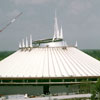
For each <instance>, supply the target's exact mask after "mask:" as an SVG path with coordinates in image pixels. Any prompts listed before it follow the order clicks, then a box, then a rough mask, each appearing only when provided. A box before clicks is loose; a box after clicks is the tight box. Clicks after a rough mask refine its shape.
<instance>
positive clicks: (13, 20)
mask: <svg viewBox="0 0 100 100" xmlns="http://www.w3.org/2000/svg"><path fill="white" fill-rule="evenodd" d="M20 15H22V12H21V13H19V14H18V15H17V16H15V17H14V18H13V19H12V20H11V21H10V22H8V23H7V24H6V25H5V26H4V27H3V28H2V29H1V30H0V32H2V31H4V30H5V29H6V28H7V27H8V26H9V25H10V24H12V23H13V22H15V20H16V19H17V18H18V17H19V16H20Z"/></svg>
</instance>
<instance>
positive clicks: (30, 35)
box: [30, 35, 32, 48]
mask: <svg viewBox="0 0 100 100" xmlns="http://www.w3.org/2000/svg"><path fill="white" fill-rule="evenodd" d="M30 47H31V48H32V35H30Z"/></svg>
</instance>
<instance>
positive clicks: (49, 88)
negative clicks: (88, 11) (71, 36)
mask: <svg viewBox="0 0 100 100" xmlns="http://www.w3.org/2000/svg"><path fill="white" fill-rule="evenodd" d="M77 46H78V45H77V42H76V44H75V46H68V45H67V43H66V42H65V41H64V39H63V30H62V27H61V29H60V30H59V28H58V22H57V17H56V16H55V25H54V36H53V38H50V39H42V40H37V41H32V36H31V35H30V40H29V42H28V38H27V37H26V41H25V39H23V40H22V42H21V43H19V50H18V51H16V52H15V53H14V54H12V55H10V56H9V57H7V58H5V59H4V60H2V61H1V62H0V94H2V95H4V94H29V95H40V94H48V93H51V94H55V93H71V92H73V91H74V92H77V91H79V90H78V87H77V86H76V84H81V83H83V81H82V80H85V81H87V80H88V81H89V82H91V83H95V82H96V81H97V80H98V78H100V62H99V61H98V60H96V59H94V58H92V57H90V56H89V55H87V54H85V53H83V52H82V51H80V50H79V49H78V48H77ZM73 86H75V88H74V90H73V89H72V88H73Z"/></svg>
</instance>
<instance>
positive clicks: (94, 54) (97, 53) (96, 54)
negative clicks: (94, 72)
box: [0, 49, 100, 60]
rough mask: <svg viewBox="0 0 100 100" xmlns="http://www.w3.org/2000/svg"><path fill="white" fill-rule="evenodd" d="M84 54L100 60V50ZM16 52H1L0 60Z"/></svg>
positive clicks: (86, 51) (88, 51) (87, 51)
mask: <svg viewBox="0 0 100 100" xmlns="http://www.w3.org/2000/svg"><path fill="white" fill-rule="evenodd" d="M82 51H83V52H85V53H87V54H88V55H90V56H92V57H94V58H96V59H98V60H100V50H88V49H87V50H82ZM14 52H15V51H1V52H0V60H2V59H4V58H6V57H7V56H9V55H11V54H12V53H14Z"/></svg>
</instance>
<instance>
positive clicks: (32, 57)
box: [0, 47, 100, 78]
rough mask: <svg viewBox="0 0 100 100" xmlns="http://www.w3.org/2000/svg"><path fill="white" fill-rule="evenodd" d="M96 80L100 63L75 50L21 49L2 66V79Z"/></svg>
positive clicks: (68, 48)
mask: <svg viewBox="0 0 100 100" xmlns="http://www.w3.org/2000/svg"><path fill="white" fill-rule="evenodd" d="M90 76H92V77H94V76H100V62H99V61H98V60H96V59H94V58H92V57H90V56H89V55H87V54H85V53H83V52H82V51H80V50H79V49H77V48H74V47H66V48H63V47H50V48H49V47H43V48H32V50H31V51H30V50H24V49H22V50H21V49H20V50H18V51H17V52H15V53H14V54H12V55H10V56H9V57H7V58H6V59H4V60H2V61H1V62H0V77H6V78H7V77H12V78H14V77H19V78H20V77H33V78H43V77H54V78H55V77H90Z"/></svg>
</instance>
